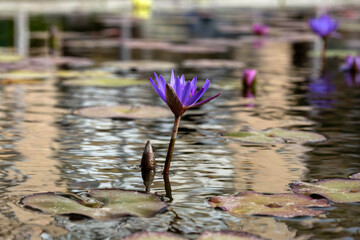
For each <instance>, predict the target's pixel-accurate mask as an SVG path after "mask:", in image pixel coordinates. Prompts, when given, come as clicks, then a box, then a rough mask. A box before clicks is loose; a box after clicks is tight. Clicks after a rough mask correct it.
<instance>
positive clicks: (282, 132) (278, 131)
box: [264, 128, 326, 143]
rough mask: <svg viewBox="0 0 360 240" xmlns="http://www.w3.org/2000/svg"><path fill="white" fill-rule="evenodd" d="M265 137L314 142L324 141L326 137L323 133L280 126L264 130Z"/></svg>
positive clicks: (296, 141)
mask: <svg viewBox="0 0 360 240" xmlns="http://www.w3.org/2000/svg"><path fill="white" fill-rule="evenodd" d="M264 134H265V135H266V136H267V137H276V138H281V139H283V140H285V141H286V142H295V143H306V142H310V143H315V142H322V141H325V140H326V138H325V137H324V136H323V135H320V134H318V133H312V132H304V131H291V130H286V129H282V128H270V129H268V130H265V131H264Z"/></svg>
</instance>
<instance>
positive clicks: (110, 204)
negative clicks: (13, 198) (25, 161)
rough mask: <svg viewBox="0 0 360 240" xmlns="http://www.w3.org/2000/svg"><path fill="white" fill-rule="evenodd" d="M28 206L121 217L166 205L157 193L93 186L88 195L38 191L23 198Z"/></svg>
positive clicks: (150, 213)
mask: <svg viewBox="0 0 360 240" xmlns="http://www.w3.org/2000/svg"><path fill="white" fill-rule="evenodd" d="M21 203H22V204H23V205H24V206H25V207H28V208H31V209H35V210H39V211H41V212H44V213H48V214H54V215H73V216H74V215H75V216H85V217H89V218H93V219H97V220H110V219H116V218H119V217H123V216H139V217H151V216H154V215H155V214H156V213H158V212H160V211H162V210H164V209H166V208H167V204H166V203H164V202H162V201H161V200H160V199H159V198H158V196H156V195H152V194H146V193H143V192H136V191H128V190H121V189H93V190H90V191H89V198H87V199H83V198H81V197H79V196H77V195H72V194H61V193H51V192H48V193H37V194H33V195H29V196H26V197H24V198H23V199H22V200H21Z"/></svg>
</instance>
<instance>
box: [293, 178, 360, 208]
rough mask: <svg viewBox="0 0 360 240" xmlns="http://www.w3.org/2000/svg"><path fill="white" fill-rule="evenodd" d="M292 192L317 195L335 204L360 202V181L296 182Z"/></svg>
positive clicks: (325, 180) (326, 180)
mask: <svg viewBox="0 0 360 240" xmlns="http://www.w3.org/2000/svg"><path fill="white" fill-rule="evenodd" d="M290 187H291V190H292V191H293V192H295V193H300V194H307V195H310V194H317V195H320V196H322V197H324V198H327V199H329V200H330V201H332V202H335V203H351V202H360V180H359V179H339V178H336V179H322V180H319V181H317V182H315V183H306V182H301V181H296V182H293V183H291V184H290Z"/></svg>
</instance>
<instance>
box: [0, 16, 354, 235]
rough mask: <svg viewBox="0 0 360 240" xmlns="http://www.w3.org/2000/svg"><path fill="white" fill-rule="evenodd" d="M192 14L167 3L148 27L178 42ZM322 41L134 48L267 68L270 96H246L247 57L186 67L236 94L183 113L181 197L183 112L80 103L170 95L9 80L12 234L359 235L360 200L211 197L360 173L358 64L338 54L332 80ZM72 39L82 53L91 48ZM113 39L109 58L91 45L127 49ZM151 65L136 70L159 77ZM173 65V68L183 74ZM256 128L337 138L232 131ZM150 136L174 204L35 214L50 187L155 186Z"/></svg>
mask: <svg viewBox="0 0 360 240" xmlns="http://www.w3.org/2000/svg"><path fill="white" fill-rule="evenodd" d="M230 13H231V12H227V14H226V15H225V12H221V11H219V12H216V13H212V14H214V18H213V19H214V21H215V22H216V24H218V25H220V24H229V25H236V24H237V23H238V22H241V23H242V21H243V19H242V18H241V16H239V17H238V16H237V15H236V14H230ZM277 14H280V15H281V14H283V13H282V12H280V13H278V12H274V13H272V15H271V14H269V16H263V17H264V18H265V17H268V18H270V19H272V18H275V17H276V16H277ZM244 15H245V16H246V13H244ZM185 16H186V15H185V14H183V15H182V14H179V16H178V17H177V18H174V19H175V20H176V21H175V20H174V19H173V18H171V14H170V13H166V14H165V13H162V14H160V13H159V14H158V15H155V16H154V18H153V20H152V21H151V24H148V25H146V26H145V27H148V28H150V29H152V30H154V29H156V31H155V32H151V33H149V35H150V36H148V37H154V36H155V35H156V36H157V37H158V38H160V39H163V40H169V39H168V38H169V36H168V35H166V34H163V35H160V36H159V35H157V34H159V32H161V31H165V30H164V29H165V28H166V27H169V26H170V27H171V26H173V27H175V28H176V29H178V30H179V29H180V30H181V29H182V31H183V32H186V31H187V30H189V28H188V26H187V25H186V24H184V22H185V19H186V18H185ZM237 17H238V18H237ZM243 18H245V17H243ZM171 19H172V20H173V21H170V20H171ZM166 20H168V22H167V23H166ZM274 21H275V20H274ZM165 23H166V24H165ZM245 23H246V22H245ZM176 24H177V25H176ZM197 27H198V26H197ZM209 28H211V26H209ZM190 30H191V28H190ZM210 32H211V31H210V30H208V31H206V33H210ZM285 34H286V32H285ZM215 36H216V37H221V38H225V39H228V40H229V39H230V40H234V39H237V37H238V36H234V35H233V34H228V35H220V34H219V33H216V34H215ZM240 36H242V35H241V34H240ZM175 37H176V36H172V38H175ZM181 37H182V38H184V37H185V38H186V36H180V37H179V38H181ZM204 37H209V36H204ZM211 37H214V36H211ZM246 37H249V36H246ZM345 37H346V36H345ZM345 39H347V38H345ZM171 40H173V39H171ZM259 41H260V44H259ZM341 41H342V40H341V39H331V42H330V48H337V46H339V45H340V46H341ZM318 48H319V43H318V42H317V40H311V41H304V40H302V41H300V40H299V41H296V42H290V41H284V40H279V39H278V38H270V37H269V38H264V39H261V40H259V39H254V38H250V40H247V41H238V42H237V43H235V44H231V45H228V46H226V47H225V52H222V53H215V54H214V53H211V54H206V53H201V54H200V53H197V54H196V53H195V54H192V53H178V52H169V51H167V50H150V51H149V50H130V53H131V56H132V57H133V58H135V59H136V58H140V59H142V56H144V57H145V58H148V59H156V60H166V61H171V60H173V61H175V62H177V63H181V62H182V60H184V59H191V58H195V59H198V58H224V59H232V60H237V61H242V62H244V63H245V64H246V66H247V67H249V68H250V67H251V68H256V69H257V70H258V72H259V75H258V80H257V81H258V82H257V92H256V97H255V98H244V97H242V95H241V89H240V80H239V79H240V73H241V69H233V70H231V69H230V70H227V69H218V70H206V69H200V70H196V69H186V68H181V67H180V68H179V69H176V73H178V74H180V73H184V74H185V76H186V78H187V79H190V78H192V77H193V76H194V75H197V76H198V79H199V80H201V81H203V80H205V78H209V79H211V82H212V85H211V88H210V89H209V90H208V92H207V93H206V95H207V96H212V95H214V94H216V93H217V92H218V91H222V95H221V96H220V97H219V98H218V99H216V100H214V101H212V102H210V103H208V104H206V105H203V106H202V107H200V108H198V109H195V110H189V111H188V112H187V114H186V115H185V116H184V117H183V118H182V120H181V123H180V128H179V133H178V139H177V142H176V145H175V152H174V158H173V161H172V165H171V174H170V183H171V188H172V194H171V196H170V195H169V193H168V194H166V192H165V188H164V180H163V177H162V174H161V167H162V166H163V163H164V158H165V156H166V151H167V145H168V141H169V137H170V133H171V129H172V123H173V119H172V118H161V119H156V120H133V121H122V120H109V119H89V118H85V117H79V116H77V115H74V114H73V110H74V109H78V108H82V107H88V106H97V105H116V104H150V105H157V106H165V104H164V103H163V102H162V101H161V99H160V98H159V97H158V96H157V95H156V93H155V91H154V90H153V89H152V87H151V86H150V84H148V85H144V86H133V87H132V86H131V87H125V88H100V87H72V86H63V85H62V84H61V83H59V82H58V80H56V79H49V80H46V81H42V82H39V83H37V84H9V85H0V102H1V105H0V129H1V135H0V143H1V145H0V156H1V158H0V203H1V205H0V206H1V207H0V236H3V237H4V239H119V238H120V237H124V236H127V235H129V234H131V233H133V232H138V231H144V230H147V231H170V232H173V233H177V234H180V235H183V236H185V237H188V238H195V237H196V236H198V235H199V234H200V233H201V232H203V231H205V230H212V231H216V230H225V229H229V230H239V231H247V232H250V233H253V234H258V235H260V236H263V237H265V238H269V239H335V238H336V239H357V238H359V235H360V229H359V227H358V226H359V225H360V220H359V216H360V210H359V208H358V204H336V205H334V206H333V207H332V208H329V209H328V210H327V211H326V213H325V214H323V215H320V216H318V217H303V218H295V219H281V218H273V217H257V216H249V217H242V218H239V217H234V216H231V215H229V214H227V213H226V212H221V211H218V210H214V209H212V208H210V206H209V204H208V203H207V199H208V198H209V197H211V196H218V195H220V196H221V195H229V194H234V193H237V192H241V191H245V190H253V191H258V192H267V193H281V192H288V191H289V186H288V184H289V183H291V182H292V181H295V180H303V181H310V180H313V179H321V178H329V177H331V178H336V177H339V178H347V177H348V175H350V174H352V173H354V172H359V171H360V161H359V160H360V155H359V151H358V149H360V146H359V145H360V144H359V143H360V141H359V139H360V121H359V120H360V110H359V107H358V106H359V103H360V93H359V86H356V85H355V84H352V85H350V84H349V83H347V82H346V81H345V75H343V74H342V73H339V72H338V67H339V66H340V64H341V63H342V59H337V58H329V59H328V62H327V67H326V70H325V76H326V77H323V78H319V76H321V75H322V74H321V69H320V68H321V61H320V59H318V58H314V57H311V56H309V55H308V54H307V53H308V52H309V51H311V50H313V49H318ZM109 49H110V50H109ZM67 51H68V52H69V54H70V53H71V52H76V54H78V55H79V52H84V51H85V50H78V51H77V50H76V49H72V48H69V49H67ZM103 51H104V52H108V53H109V52H111V53H112V54H109V56H105V57H104V56H101V57H99V52H100V53H101V50H99V49H96V50H94V49H93V50H91V49H90V50H86V54H83V55H85V56H92V57H93V58H95V59H97V60H98V61H100V60H99V59H104V58H106V59H107V60H114V57H117V56H118V53H119V52H118V49H116V48H107V49H104V50H103ZM123 51H124V50H123ZM122 56H123V55H122ZM127 56H129V55H127ZM150 74H151V72H146V73H141V74H135V75H136V76H137V77H139V78H142V79H146V78H147V77H148V76H150ZM161 74H162V75H163V76H169V72H161ZM323 76H324V75H323ZM249 127H250V128H253V129H257V130H261V129H266V128H271V127H284V128H288V129H293V130H304V131H311V132H316V133H320V134H323V135H325V136H326V137H327V138H328V140H327V141H325V142H322V143H317V144H275V145H254V144H242V143H240V142H237V141H232V140H227V139H225V138H223V137H222V136H221V134H220V133H221V132H223V131H227V130H240V129H243V128H249ZM148 139H150V140H151V141H152V145H153V148H154V151H155V154H156V160H157V163H158V166H159V168H158V173H157V174H156V176H155V180H154V183H153V185H152V186H151V192H153V193H155V192H156V193H158V194H159V195H162V196H166V199H167V200H168V201H170V202H171V204H170V208H169V209H168V210H167V211H166V212H165V213H162V214H158V215H156V216H155V217H153V218H150V219H144V218H135V217H128V218H123V219H119V220H114V221H108V222H99V221H95V220H81V221H71V220H69V219H68V218H67V217H52V216H49V215H45V214H40V213H37V212H32V211H30V210H27V209H23V208H22V207H21V206H20V205H19V204H18V200H19V199H20V198H21V197H23V196H25V195H28V194H32V193H37V192H47V191H62V192H74V193H77V192H85V191H86V189H88V188H124V189H131V190H144V185H143V181H142V178H141V171H140V168H139V164H140V159H141V155H142V151H143V147H144V145H145V142H146V141H147V140H148ZM31 237H32V238H31Z"/></svg>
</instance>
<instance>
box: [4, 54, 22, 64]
mask: <svg viewBox="0 0 360 240" xmlns="http://www.w3.org/2000/svg"><path fill="white" fill-rule="evenodd" d="M20 60H21V56H19V55H16V54H1V55H0V63H12V62H17V61H20Z"/></svg>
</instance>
